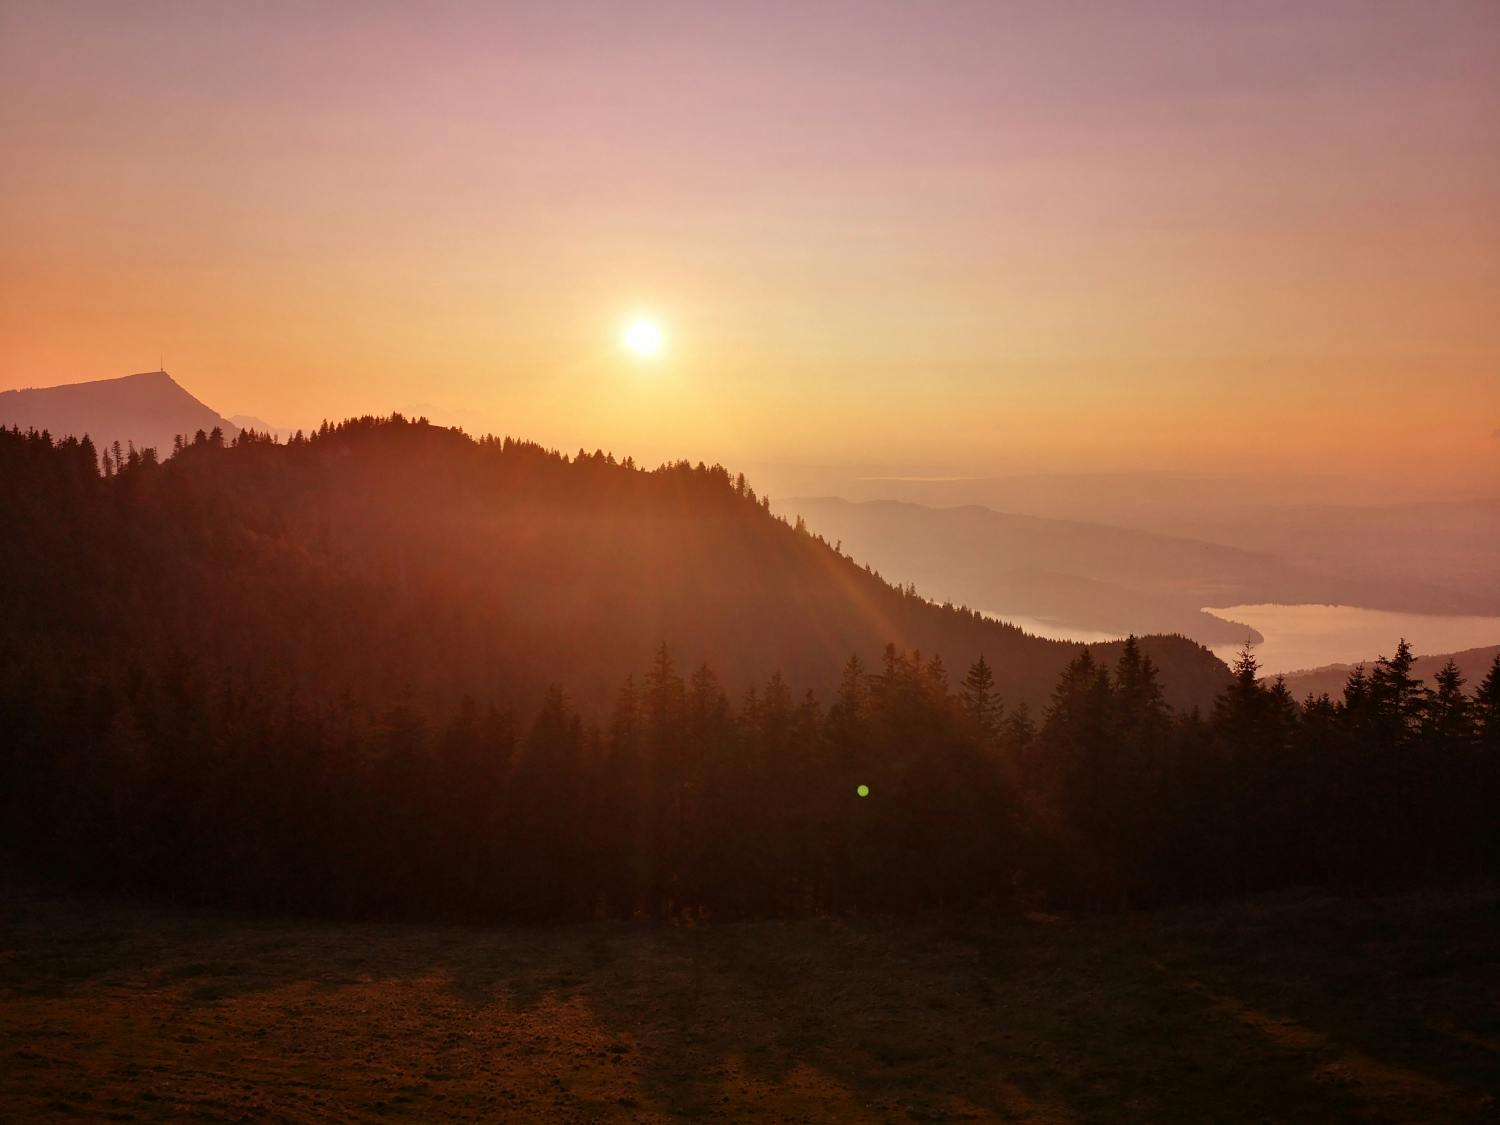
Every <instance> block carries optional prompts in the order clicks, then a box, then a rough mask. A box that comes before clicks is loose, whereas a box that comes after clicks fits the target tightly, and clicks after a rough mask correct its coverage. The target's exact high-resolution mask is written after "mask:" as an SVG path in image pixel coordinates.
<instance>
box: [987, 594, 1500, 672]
mask: <svg viewBox="0 0 1500 1125" xmlns="http://www.w3.org/2000/svg"><path fill="white" fill-rule="evenodd" d="M1204 608H1205V611H1206V612H1208V613H1212V614H1215V615H1217V616H1219V617H1226V618H1229V619H1231V620H1234V621H1240V622H1243V623H1245V624H1246V625H1250V626H1252V627H1254V628H1255V629H1257V630H1259V631H1260V633H1261V634H1262V635H1263V636H1264V637H1265V640H1264V641H1263V642H1261V643H1260V644H1258V645H1256V646H1255V657H1256V659H1257V660H1259V661H1260V666H1261V670H1262V671H1263V672H1265V673H1266V674H1267V675H1272V676H1274V675H1276V674H1277V673H1280V672H1297V671H1302V670H1303V669H1307V668H1320V667H1322V666H1323V665H1325V664H1357V663H1359V662H1361V661H1365V662H1369V661H1373V660H1374V659H1375V658H1376V657H1379V656H1388V655H1389V654H1390V652H1391V650H1392V649H1394V648H1395V647H1396V641H1397V640H1399V639H1400V638H1401V637H1405V638H1406V639H1407V640H1409V641H1411V643H1412V645H1413V646H1414V647H1415V648H1416V651H1417V654H1418V655H1424V654H1427V653H1439V652H1457V651H1460V650H1462V649H1466V648H1478V647H1480V646H1482V645H1493V644H1500V617H1462V616H1441V615H1437V614H1425V613H1392V612H1387V611H1385V610H1379V609H1362V608H1360V607H1359V606H1349V605H1274V604H1266V605H1234V606H1224V607H1219V608H1213V607H1204ZM989 616H991V617H998V618H999V619H1000V620H1002V621H1008V622H1009V623H1010V624H1012V625H1016V626H1018V627H1020V628H1022V629H1025V630H1026V631H1027V632H1028V633H1031V634H1034V635H1035V636H1038V637H1050V638H1052V639H1053V640H1059V641H1078V642H1079V643H1080V644H1096V643H1100V642H1103V641H1113V640H1119V639H1120V635H1119V634H1117V633H1110V632H1103V631H1100V630H1097V629H1085V628H1080V627H1076V626H1072V625H1064V624H1059V623H1058V622H1055V621H1048V620H1045V619H1043V618H1039V617H1018V616H1016V615H1014V614H1005V613H991V614H990V615H989ZM1209 647H1210V648H1211V649H1212V650H1213V652H1214V654H1215V655H1217V656H1218V657H1220V658H1221V659H1223V660H1225V661H1226V662H1233V660H1234V658H1235V657H1236V656H1237V655H1238V654H1239V651H1240V646H1239V645H1237V644H1222V645H1210V646H1209Z"/></svg>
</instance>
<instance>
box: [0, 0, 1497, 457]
mask: <svg viewBox="0 0 1500 1125" xmlns="http://www.w3.org/2000/svg"><path fill="white" fill-rule="evenodd" d="M1064 9H1065V10H1064ZM0 151H3V153H4V162H5V168H6V173H5V175H4V176H3V177H0V337H3V339H4V340H5V347H4V349H3V352H0V388H7V387H16V386H25V385H35V386H41V385H47V384H51V383H59V382H69V381H77V380H80V379H89V378H103V377H108V376H112V375H119V374H126V373H129V372H132V371H138V370H143V369H146V368H150V367H154V366H155V363H156V357H157V355H158V350H159V349H162V350H164V351H165V353H166V360H167V367H168V369H169V370H171V371H172V372H173V373H174V374H175V375H176V376H177V377H178V378H179V379H180V380H181V381H182V382H183V383H184V384H186V385H187V386H188V387H189V388H190V389H191V390H193V391H194V392H195V393H196V394H198V395H199V397H201V398H203V399H204V400H205V401H207V402H209V403H211V404H212V405H213V406H215V407H216V408H217V409H220V410H221V411H223V412H225V413H236V412H248V413H253V414H257V415H260V416H261V417H264V418H267V419H269V420H271V421H273V422H277V423H287V424H299V423H305V422H309V421H316V420H318V419H320V418H322V417H324V416H330V417H338V416H343V415H347V414H351V413H357V412H363V411H388V410H391V409H407V410H410V409H413V408H414V407H421V408H425V409H426V410H427V411H428V412H429V413H432V414H433V415H434V417H438V418H440V419H443V420H452V421H459V422H462V423H463V424H465V425H466V426H468V427H469V428H471V429H479V430H484V429H495V430H501V431H507V432H511V433H516V434H523V435H526V436H530V437H535V438H537V439H539V440H542V441H546V442H549V443H555V444H559V445H562V446H565V447H570V448H572V447H577V446H579V445H586V446H588V447H589V448H593V447H595V446H605V447H608V448H614V449H616V450H618V451H620V452H622V453H624V452H635V453H637V454H638V455H643V456H678V455H684V456H690V457H694V458H697V457H704V458H708V459H719V460H726V461H729V460H746V459H756V460H773V459H782V460H806V461H818V462H823V463H827V462H838V461H847V462H859V463H861V464H870V463H880V464H902V465H908V466H936V467H942V468H946V469H958V470H963V471H986V470H993V469H1003V468H1006V467H1010V466H1015V465H1027V466H1041V467H1049V468H1060V469H1070V468H1099V467H1147V466H1149V467H1154V468H1225V467H1235V468H1247V467H1263V468H1267V469H1318V470H1327V469H1331V468H1342V467H1348V466H1351V465H1353V466H1359V467H1361V468H1363V469H1367V470H1370V471H1377V470H1378V471H1394V470H1399V471H1401V472H1409V473H1413V474H1419V475H1428V476H1431V477H1433V478H1443V479H1449V478H1451V479H1464V480H1469V481H1473V480H1475V479H1482V478H1483V477H1484V476H1486V475H1488V476H1490V477H1492V478H1495V479H1497V480H1500V440H1497V439H1496V438H1495V437H1494V436H1492V435H1493V433H1494V431H1495V430H1496V428H1497V427H1500V316H1496V315H1495V312H1494V309H1495V308H1496V307H1500V6H1497V5H1495V4H1494V3H1489V2H1486V3H1472V4H1444V3H1435V4H1420V5H1417V4H1379V3H1358V4H1353V3H1351V4H1317V5H1306V4H1290V3H1288V4H1269V3H1266V4H1256V3H1246V4H1223V5H1216V4H1201V3H1193V4H1188V3H1182V4H1152V5H1120V4H1084V5H1054V4H1042V3H1037V4H1002V3H982V4H941V3H923V4H917V3H901V4H818V5H807V4H793V3H775V2H760V3H754V4H743V5H732V6H731V5H723V4H666V3H638V4H630V5H623V4H614V3H608V4H606V3H601V4H588V5H570V4H556V3H549V4H536V5H495V4H482V5H480V4H475V5H459V4H454V5H386V6H381V5H367V4H349V5H339V4H321V5H308V4H260V3H257V4H249V5H246V4H223V5H218V4H207V3H193V4H150V3H111V4H97V5H96V4H84V3H57V2H52V3H35V4H33V3H16V2H12V0H0ZM631 310H649V311H650V312H651V313H652V314H653V315H655V316H656V317H658V318H659V319H660V320H661V322H662V324H663V326H664V328H665V330H666V332H667V334H668V338H669V347H668V351H667V353H666V354H665V355H664V356H663V357H662V358H661V359H660V360H659V361H657V362H655V363H652V364H642V363H640V362H638V361H633V360H631V359H630V358H629V357H628V356H626V355H623V354H622V353H621V352H620V350H619V348H618V347H617V345H616V335H617V333H618V328H619V324H620V320H621V318H622V317H623V316H625V315H627V314H628V313H629V312H630V311H631Z"/></svg>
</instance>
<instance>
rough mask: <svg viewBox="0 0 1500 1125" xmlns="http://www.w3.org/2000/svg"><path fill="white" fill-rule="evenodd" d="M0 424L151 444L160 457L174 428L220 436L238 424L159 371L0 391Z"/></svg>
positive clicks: (101, 442) (104, 443) (97, 440)
mask: <svg viewBox="0 0 1500 1125" xmlns="http://www.w3.org/2000/svg"><path fill="white" fill-rule="evenodd" d="M0 425H5V426H18V427H20V428H21V429H22V430H26V429H36V430H46V431H48V432H50V433H51V434H53V435H54V436H56V437H64V436H67V435H72V436H74V437H80V438H81V437H83V436H84V435H85V434H87V435H88V436H89V438H90V439H91V440H92V441H93V443H94V445H95V447H96V448H98V449H101V450H103V449H106V448H108V447H109V446H110V445H111V444H112V443H114V442H119V443H120V444H121V445H122V446H125V445H127V444H133V445H134V446H135V447H136V448H137V449H147V448H154V449H156V450H157V452H158V453H159V454H161V455H162V456H163V457H165V456H166V455H167V453H168V452H169V451H170V450H171V448H172V439H173V438H174V437H176V436H177V435H179V434H182V435H185V436H186V437H189V438H191V437H192V436H193V434H195V433H196V432H197V431H199V430H203V431H204V432H205V433H207V432H209V431H211V430H212V429H213V428H214V427H215V426H217V427H218V428H219V429H220V430H221V431H223V433H224V436H225V437H226V438H233V437H234V436H235V435H237V434H238V433H239V432H240V427H239V426H236V425H235V424H234V423H233V422H230V421H229V420H228V419H226V418H223V417H221V416H220V415H219V413H218V412H217V411H215V410H213V409H212V408H211V407H208V406H205V405H204V404H203V403H201V402H199V401H198V400H197V399H196V398H194V397H193V396H192V395H191V394H189V393H188V392H187V391H186V390H184V389H183V388H182V386H181V385H180V384H178V383H177V382H176V381H175V380H174V379H173V378H172V377H171V376H170V375H168V374H167V373H166V372H165V371H146V372H142V373H141V374H138V375H126V376H123V377H122V378H119V379H101V380H97V381H95V382H90V383H68V384H65V385H63V386H59V387H36V388H26V389H24V390H18V391H0Z"/></svg>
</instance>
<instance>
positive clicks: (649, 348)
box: [620, 317, 666, 359]
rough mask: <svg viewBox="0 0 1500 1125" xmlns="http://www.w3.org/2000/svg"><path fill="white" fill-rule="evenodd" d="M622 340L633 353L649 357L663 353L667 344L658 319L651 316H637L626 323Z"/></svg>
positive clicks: (626, 348) (627, 349)
mask: <svg viewBox="0 0 1500 1125" xmlns="http://www.w3.org/2000/svg"><path fill="white" fill-rule="evenodd" d="M620 342H621V343H622V344H624V345H625V350H626V351H628V352H630V353H631V354H632V355H638V356H641V357H642V358H644V359H649V358H651V357H652V356H656V355H660V354H661V350H662V347H663V345H665V344H666V335H665V333H663V332H662V330H661V325H660V324H658V323H657V322H656V321H654V320H651V319H650V318H649V317H637V318H636V319H635V320H632V321H631V322H630V323H629V324H627V325H625V331H624V332H623V333H621V336H620Z"/></svg>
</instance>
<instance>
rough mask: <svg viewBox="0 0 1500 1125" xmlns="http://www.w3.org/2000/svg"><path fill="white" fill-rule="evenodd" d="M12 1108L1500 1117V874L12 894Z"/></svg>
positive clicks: (382, 1114) (5, 1002)
mask: <svg viewBox="0 0 1500 1125" xmlns="http://www.w3.org/2000/svg"><path fill="white" fill-rule="evenodd" d="M0 910H3V914H0V919H3V926H0V1058H3V1059H4V1061H5V1065H4V1066H3V1067H0V1118H3V1119H7V1120H10V1119H15V1120H23V1119H35V1118H46V1117H51V1118H59V1119H65V1118H69V1117H76V1118H79V1119H109V1118H114V1119H120V1120H131V1119H134V1120H152V1119H163V1118H168V1117H181V1116H190V1117H193V1118H195V1119H202V1120H245V1119H257V1118H261V1117H267V1118H281V1119H289V1120H312V1119H330V1118H332V1119H356V1120H365V1119H382V1118H388V1117H392V1116H408V1117H411V1118H412V1119H433V1118H439V1117H441V1118H448V1119H456V1118H473V1119H493V1118H500V1117H518V1118H523V1117H524V1118H538V1117H547V1118H559V1119H568V1118H574V1119H578V1120H597V1119H601V1118H610V1117H616V1118H620V1119H651V1118H702V1119H710V1118H712V1119H716V1120H722V1119H726V1118H728V1119H734V1118H742V1119H744V1118H772V1119H783V1120H823V1119H828V1118H831V1117H838V1118H842V1119H846V1120H859V1119H869V1120H893V1119H895V1120H909V1119H919V1120H923V1119H925V1120H946V1119H981V1120H1018V1121H1125V1120H1136V1121H1172V1120H1180V1121H1201V1120H1215V1121H1230V1120H1246V1121H1251V1120H1253V1121H1262V1120H1277V1121H1294V1120H1295V1121H1325V1120H1389V1121H1410V1120H1418V1119H1428V1120H1445V1121H1463V1120H1487V1119H1492V1117H1493V1115H1494V1113H1495V1112H1496V1102H1495V1095H1496V1093H1497V1085H1500V1081H1497V1075H1500V953H1497V950H1500V896H1497V895H1495V894H1487V893H1476V894H1468V895H1450V896H1425V897H1411V898H1402V899H1391V900H1383V901H1376V902H1350V901H1343V900H1333V899H1325V898H1309V897H1301V898H1297V897H1293V898H1282V899H1277V900H1271V901H1261V902H1256V903H1251V904H1243V905H1239V906H1235V907H1230V908H1224V909H1218V910H1197V911H1183V912H1177V913H1173V914H1163V915H1135V916H1127V917H1115V918H1088V919H1063V920H1051V919H1043V920H1035V921H1024V920H998V919H988V920H975V919H961V920H948V921H941V920H933V919H922V920H916V921H886V920H877V921H862V922H857V923H848V922H843V921H836V920H811V921H800V922H791V923H773V922H767V923H754V924H743V925H726V926H713V927H704V928H684V929H661V928H657V929H651V928H644V927H631V926H623V925H587V926H567V927H557V928H520V927H505V928H493V929H490V928H470V927H437V926H433V927H422V926H390V925H375V924H357V925H355V924H351V925H333V924H317V923H307V922H285V921H274V920H262V919H248V920H247V919H242V918H234V917H227V916H222V915H216V914H212V913H207V912H175V911H165V910H159V909H152V908H147V907H135V906H128V905H127V906H121V905H101V904H95V903H89V902H82V901H78V900H68V899H63V900H59V899H50V898H46V897H40V896H36V895H31V896H24V895H19V894H11V895H9V896H8V897H7V898H6V899H5V900H4V902H3V906H0Z"/></svg>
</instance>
